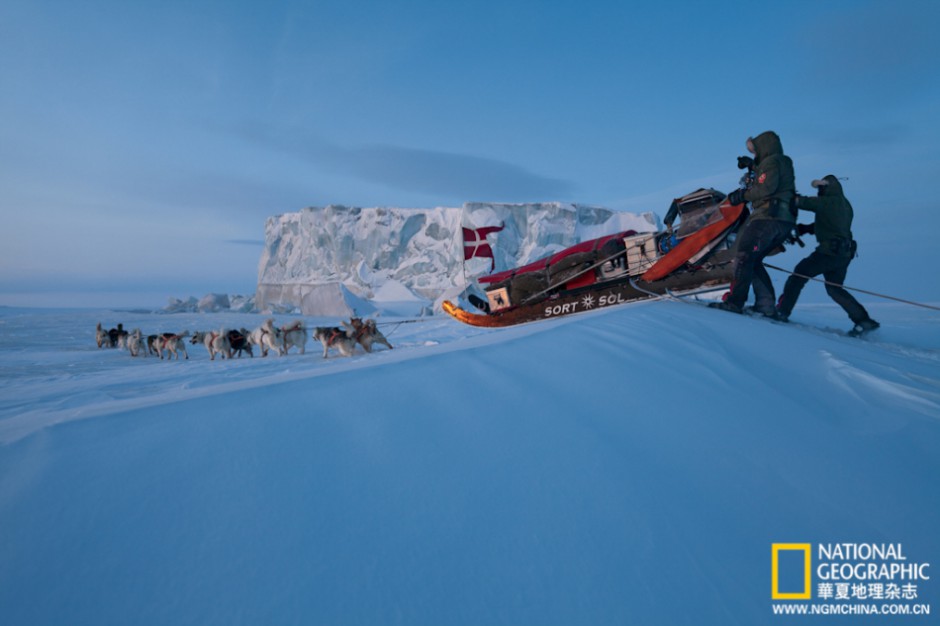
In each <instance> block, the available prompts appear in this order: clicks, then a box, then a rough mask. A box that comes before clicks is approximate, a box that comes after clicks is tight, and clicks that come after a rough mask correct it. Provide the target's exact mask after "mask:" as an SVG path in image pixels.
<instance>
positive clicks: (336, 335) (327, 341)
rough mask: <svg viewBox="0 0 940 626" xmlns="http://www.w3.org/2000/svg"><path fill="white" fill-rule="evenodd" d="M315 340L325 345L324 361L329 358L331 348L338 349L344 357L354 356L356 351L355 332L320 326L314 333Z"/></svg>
mask: <svg viewBox="0 0 940 626" xmlns="http://www.w3.org/2000/svg"><path fill="white" fill-rule="evenodd" d="M313 338H314V339H315V340H317V341H319V342H320V343H321V344H323V358H324V359H325V358H327V353H328V352H329V350H330V348H336V349H337V350H338V351H339V353H340V354H341V355H343V356H352V353H353V351H354V350H355V349H356V337H355V336H354V331H350V330H343V329H342V328H330V327H329V326H318V327H317V328H316V330H314V331H313Z"/></svg>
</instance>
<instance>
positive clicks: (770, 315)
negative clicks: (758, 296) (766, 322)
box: [744, 304, 777, 320]
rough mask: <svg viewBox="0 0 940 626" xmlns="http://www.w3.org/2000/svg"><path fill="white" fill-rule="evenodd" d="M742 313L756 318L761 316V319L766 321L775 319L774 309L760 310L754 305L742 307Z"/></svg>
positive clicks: (775, 312)
mask: <svg viewBox="0 0 940 626" xmlns="http://www.w3.org/2000/svg"><path fill="white" fill-rule="evenodd" d="M744 312H745V313H747V314H748V315H754V316H757V317H760V316H763V317H766V318H767V319H772V320H775V319H777V311H776V309H762V308H758V306H757V305H754V304H752V305H750V306H747V307H744Z"/></svg>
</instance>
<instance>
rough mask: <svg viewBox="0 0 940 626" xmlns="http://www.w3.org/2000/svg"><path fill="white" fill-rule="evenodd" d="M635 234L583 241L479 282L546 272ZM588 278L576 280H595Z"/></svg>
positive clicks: (591, 274) (624, 233) (588, 281)
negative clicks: (565, 261)
mask: <svg viewBox="0 0 940 626" xmlns="http://www.w3.org/2000/svg"><path fill="white" fill-rule="evenodd" d="M635 234H636V231H635V230H625V231H623V232H620V233H615V234H613V235H605V236H604V237H598V238H597V239H589V240H587V241H582V242H581V243H578V244H575V245H573V246H571V247H570V248H565V249H564V250H562V251H560V252H556V253H555V254H553V255H552V256H549V257H545V258H543V259H539V260H538V261H533V262H532V263H529V264H528V265H523V266H522V267H517V268H514V269H511V270H505V271H502V272H496V273H495V274H490V275H489V276H482V277H480V278H478V279H477V281H479V282H481V283H484V284H489V283H498V282H501V281H504V280H506V279H508V278H512V277H513V276H518V275H519V274H526V273H528V272H537V271H540V270H545V269H548V268H549V267H550V266H552V265H554V264H555V263H558V262H559V261H561V260H562V259H565V258H567V257H569V256H571V255H573V254H579V253H582V252H591V251H593V250H597V249H598V248H600V247H602V246H603V245H604V244H605V243H607V242H608V241H612V240H614V239H623V238H624V237H629V236H631V235H635ZM600 260H601V259H598V261H600ZM587 276H588V277H589V278H593V277H594V274H593V273H590V272H588V273H587ZM588 277H579V278H576V279H575V281H577V282H581V281H582V280H584V281H587V282H585V283H584V284H590V283H591V282H593V280H589V278H588ZM573 282H574V281H573ZM577 286H581V285H577ZM572 288H573V287H572Z"/></svg>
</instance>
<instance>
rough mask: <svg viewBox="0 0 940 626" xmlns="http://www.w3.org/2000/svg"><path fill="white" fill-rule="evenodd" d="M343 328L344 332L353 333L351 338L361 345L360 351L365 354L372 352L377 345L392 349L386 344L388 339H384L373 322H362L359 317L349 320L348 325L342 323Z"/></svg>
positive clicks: (390, 345)
mask: <svg viewBox="0 0 940 626" xmlns="http://www.w3.org/2000/svg"><path fill="white" fill-rule="evenodd" d="M343 327H344V328H345V329H346V332H352V333H353V337H355V338H356V341H358V342H359V345H361V346H362V349H363V350H365V351H366V352H372V347H373V346H374V345H375V344H377V343H381V344H383V345H384V346H386V347H387V348H388V349H389V350H391V349H392V344H390V343H389V342H388V339H386V338H385V335H383V334H382V331H380V330H379V329H378V326H377V325H376V323H375V320H365V321H362V318H360V317H353V318H350V320H349V322H348V323H347V322H343Z"/></svg>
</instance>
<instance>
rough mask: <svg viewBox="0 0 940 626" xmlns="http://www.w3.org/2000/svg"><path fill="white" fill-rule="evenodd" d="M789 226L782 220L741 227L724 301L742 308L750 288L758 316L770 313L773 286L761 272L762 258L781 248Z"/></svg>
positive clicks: (762, 267) (771, 311)
mask: <svg viewBox="0 0 940 626" xmlns="http://www.w3.org/2000/svg"><path fill="white" fill-rule="evenodd" d="M792 229H793V224H792V223H790V222H785V221H783V220H753V221H750V222H748V223H747V224H745V226H744V232H743V233H742V234H741V236H740V239H738V253H737V255H735V257H734V279H733V281H732V283H731V293H730V294H729V295H728V299H727V301H728V302H729V303H731V304H734V305H735V306H738V307H741V308H743V307H744V303H745V302H747V295H748V290H749V289H750V287H751V286H752V285H753V286H754V306H755V307H756V308H757V309H758V310H759V311H761V312H764V313H768V314H769V313H773V311H774V302H775V301H776V299H777V298H776V297H775V295H774V284H773V283H772V282H771V280H770V275H769V274H768V273H767V270H766V269H765V268H764V257H766V256H767V255H768V254H770V253H771V252H773V251H774V250H775V249H777V248H779V247H780V246H781V245H783V242H784V241H786V239H787V237H788V236H789V235H790V231H791V230H792Z"/></svg>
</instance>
